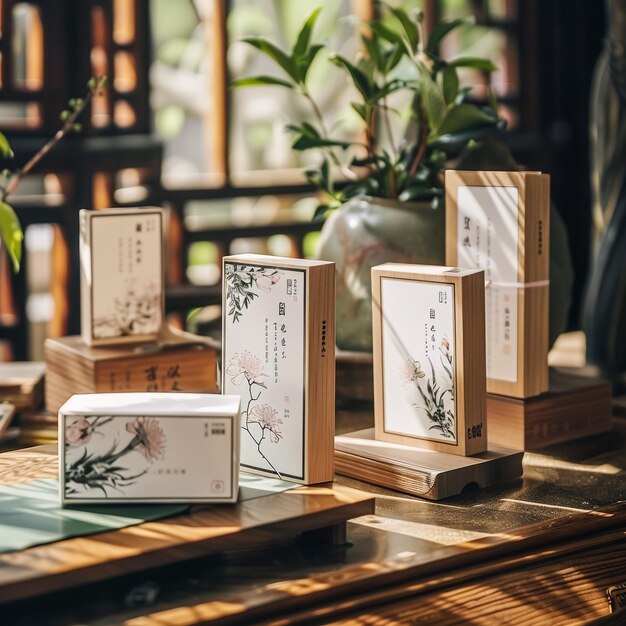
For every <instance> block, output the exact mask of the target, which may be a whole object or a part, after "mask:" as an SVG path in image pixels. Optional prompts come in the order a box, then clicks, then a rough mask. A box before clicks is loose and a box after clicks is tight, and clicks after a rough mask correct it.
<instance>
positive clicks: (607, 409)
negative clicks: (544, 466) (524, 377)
mask: <svg viewBox="0 0 626 626" xmlns="http://www.w3.org/2000/svg"><path fill="white" fill-rule="evenodd" d="M487 419H488V421H489V434H488V437H489V444H490V445H496V446H499V445H506V446H510V447H513V448H516V449H520V450H538V449H540V448H545V447H547V446H550V445H554V444H557V443H563V442H565V441H572V440H574V439H581V438H583V437H588V436H590V435H597V434H601V433H605V432H609V431H610V430H611V428H612V426H611V384H610V383H609V382H608V381H606V380H599V379H592V378H583V377H581V376H576V375H573V374H568V373H566V372H563V371H561V370H555V369H551V370H550V388H549V390H548V391H547V392H546V393H543V394H541V395H539V396H535V397H533V398H526V399H525V400H523V399H517V398H509V397H506V396H498V395H495V394H487Z"/></svg>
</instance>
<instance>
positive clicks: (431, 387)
mask: <svg viewBox="0 0 626 626" xmlns="http://www.w3.org/2000/svg"><path fill="white" fill-rule="evenodd" d="M439 353H440V354H439V356H440V360H441V366H442V368H443V370H444V372H445V373H446V377H445V378H444V379H443V380H442V379H441V377H440V378H439V379H438V378H437V374H436V372H435V366H434V365H433V362H432V360H431V359H430V357H428V363H429V364H430V371H431V376H430V377H428V376H427V375H426V372H424V370H422V366H421V364H420V362H419V361H416V360H415V359H413V358H410V357H409V358H407V359H406V360H405V361H403V362H402V363H401V365H400V367H399V370H400V371H399V378H400V381H401V383H402V384H403V386H406V385H409V384H412V385H415V387H416V388H417V391H418V393H419V395H420V397H421V399H422V402H421V403H414V404H413V406H415V408H416V409H417V410H418V411H423V412H424V413H425V414H426V416H427V417H428V419H429V421H430V422H431V425H430V427H429V429H428V430H437V431H439V432H440V433H441V435H442V436H443V437H445V438H446V439H454V437H455V417H454V411H453V409H452V408H450V402H451V401H452V402H453V401H454V379H453V376H452V352H451V350H450V342H449V341H448V340H447V339H446V338H444V339H443V340H442V341H441V344H440V347H439ZM421 379H425V381H426V385H425V388H424V386H423V385H421V384H420V380H421ZM446 400H448V402H446Z"/></svg>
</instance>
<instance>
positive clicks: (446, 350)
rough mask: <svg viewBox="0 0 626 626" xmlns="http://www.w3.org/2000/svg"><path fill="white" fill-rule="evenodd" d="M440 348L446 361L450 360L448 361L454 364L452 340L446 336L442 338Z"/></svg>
mask: <svg viewBox="0 0 626 626" xmlns="http://www.w3.org/2000/svg"><path fill="white" fill-rule="evenodd" d="M439 350H441V354H443V356H444V357H445V359H446V361H448V363H449V364H450V365H452V353H451V352H450V342H449V341H448V340H447V339H446V338H445V337H444V338H443V339H442V340H441V346H440V347H439Z"/></svg>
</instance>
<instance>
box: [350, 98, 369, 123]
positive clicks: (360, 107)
mask: <svg viewBox="0 0 626 626" xmlns="http://www.w3.org/2000/svg"><path fill="white" fill-rule="evenodd" d="M350 106H351V107H352V108H353V109H354V110H355V111H356V112H357V115H358V116H359V117H360V118H361V119H362V120H364V121H367V105H365V104H359V103H358V102H351V103H350Z"/></svg>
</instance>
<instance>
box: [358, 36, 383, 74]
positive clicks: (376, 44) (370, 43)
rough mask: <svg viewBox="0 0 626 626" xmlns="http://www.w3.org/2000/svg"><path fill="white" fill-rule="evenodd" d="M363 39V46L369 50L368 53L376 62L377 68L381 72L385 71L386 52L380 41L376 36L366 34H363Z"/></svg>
mask: <svg viewBox="0 0 626 626" xmlns="http://www.w3.org/2000/svg"><path fill="white" fill-rule="evenodd" d="M361 41H362V42H363V47H364V48H365V50H366V51H367V54H368V56H369V58H370V59H371V61H372V62H373V63H374V66H375V67H376V69H377V70H378V71H379V72H382V71H384V68H385V58H384V52H383V50H381V47H380V41H379V40H378V39H376V38H375V37H367V36H366V35H361Z"/></svg>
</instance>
